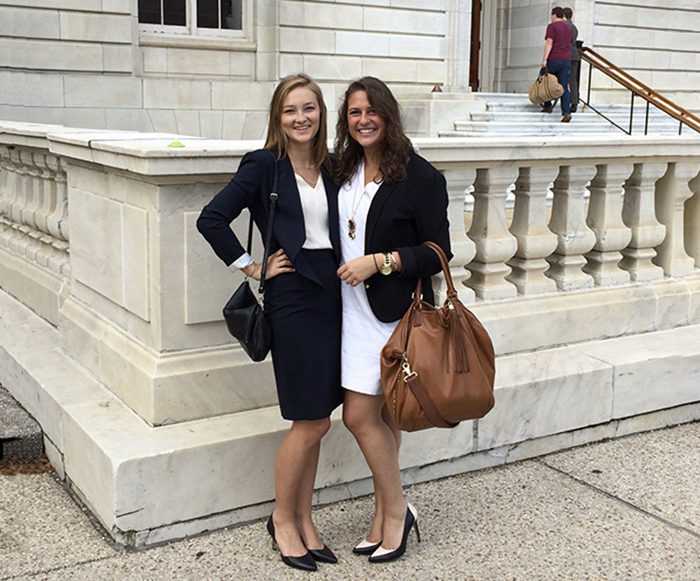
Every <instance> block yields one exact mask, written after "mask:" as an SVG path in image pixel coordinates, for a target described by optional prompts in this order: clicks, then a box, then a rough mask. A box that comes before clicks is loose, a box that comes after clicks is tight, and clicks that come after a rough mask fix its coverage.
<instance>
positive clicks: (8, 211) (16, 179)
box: [0, 147, 23, 248]
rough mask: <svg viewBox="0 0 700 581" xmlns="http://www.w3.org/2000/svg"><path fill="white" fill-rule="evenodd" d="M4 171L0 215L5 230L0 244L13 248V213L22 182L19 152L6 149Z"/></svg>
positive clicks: (15, 236) (14, 236)
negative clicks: (0, 214)
mask: <svg viewBox="0 0 700 581" xmlns="http://www.w3.org/2000/svg"><path fill="white" fill-rule="evenodd" d="M4 167H5V169H4V171H3V173H5V174H6V176H7V179H6V180H5V185H4V187H5V194H4V196H3V198H2V200H0V203H1V204H2V206H0V212H1V213H2V220H3V224H4V225H5V229H4V231H3V232H2V233H0V244H2V245H3V246H5V247H6V248H14V247H15V239H16V238H17V236H18V234H17V228H18V226H19V225H18V224H17V221H16V220H15V216H14V211H15V208H16V207H18V205H19V204H18V202H17V200H18V199H19V197H20V195H22V186H23V182H22V180H21V168H20V157H19V150H18V149H16V148H14V147H9V148H7V157H6V158H5V161H4Z"/></svg>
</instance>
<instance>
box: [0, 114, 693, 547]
mask: <svg viewBox="0 0 700 581" xmlns="http://www.w3.org/2000/svg"><path fill="white" fill-rule="evenodd" d="M176 138H177V140H178V141H179V142H180V144H181V145H182V147H171V144H173V141H174V140H175V139H176ZM259 146H260V142H240V141H220V140H207V139H200V138H188V137H183V136H174V135H162V134H145V133H143V134H141V133H124V132H102V131H90V130H78V129H69V128H63V127H58V126H43V125H29V124H20V123H6V122H0V289H1V292H0V383H2V384H3V386H5V387H7V388H8V389H10V391H11V393H13V395H14V396H15V397H16V398H17V399H18V400H19V401H20V402H21V403H22V405H24V406H25V408H26V409H28V410H29V411H30V413H32V415H34V417H36V418H37V420H38V421H39V422H40V423H41V425H42V428H43V430H44V434H45V445H46V451H47V454H48V455H49V458H50V459H51V462H52V464H53V465H54V466H55V467H56V469H57V472H58V473H59V475H60V476H61V477H65V478H66V481H67V483H69V486H70V487H71V489H72V490H73V491H74V492H75V493H76V494H77V495H78V496H79V497H80V498H81V499H82V500H83V502H84V503H85V504H86V506H87V507H88V508H89V509H90V510H91V512H92V513H93V514H94V515H95V516H96V518H97V519H98V520H99V521H100V522H101V523H102V525H103V526H104V528H105V529H106V530H107V531H109V533H110V535H111V536H112V537H113V538H114V539H115V540H117V541H118V542H119V543H122V544H125V545H130V546H145V545H150V544H153V543H158V542H162V541H167V540H172V539H176V538H181V537H183V536H186V535H189V534H195V533H201V532H203V531H206V530H212V529H216V528H219V527H225V526H229V525H232V524H235V523H239V522H245V521H250V520H252V519H257V518H262V517H263V516H264V515H266V514H269V511H270V510H271V507H270V502H271V500H272V499H273V498H274V482H273V478H272V475H273V474H274V458H275V452H276V450H277V449H278V447H279V444H280V442H281V440H282V438H284V435H285V433H286V432H287V430H288V424H287V423H286V422H284V421H283V420H281V419H280V417H279V412H278V410H277V408H276V395H275V390H274V384H273V379H272V372H271V365H270V362H269V361H268V362H265V363H260V364H254V363H252V362H250V361H249V360H248V358H247V357H246V356H245V354H244V353H243V351H242V350H241V349H240V348H239V347H238V346H237V345H236V344H234V342H232V341H231V338H230V337H229V335H228V333H227V332H226V328H225V325H224V323H223V321H222V317H221V307H222V305H223V304H224V302H225V301H226V299H228V297H229V295H230V293H231V292H232V291H233V289H234V288H235V287H236V286H237V285H238V284H239V282H240V280H242V276H241V274H240V273H231V272H230V271H229V270H228V269H227V268H226V267H225V266H224V265H223V264H222V263H221V262H220V261H219V260H218V259H217V258H216V257H215V256H214V254H213V253H212V251H211V249H210V248H209V246H208V245H207V243H206V242H205V241H204V240H203V239H202V237H201V236H200V235H199V233H198V232H197V230H196V227H195V222H196V218H197V216H198V214H199V212H200V210H201V208H202V207H203V205H204V204H205V203H207V201H208V200H210V199H211V197H212V196H213V195H214V194H215V193H216V192H217V191H218V190H219V189H220V188H221V187H222V186H223V185H224V184H225V183H226V182H227V181H228V180H229V179H230V177H231V176H232V175H233V174H234V172H235V171H236V168H237V166H238V164H239V163H240V160H241V159H242V157H243V155H244V154H245V153H246V152H247V151H249V150H250V149H252V148H255V147H259ZM414 146H415V147H416V149H417V150H418V152H419V153H420V154H421V155H423V156H424V157H425V158H427V159H428V160H429V161H430V162H431V163H433V164H434V165H435V166H436V167H437V168H438V169H439V170H440V171H441V172H443V174H444V175H445V177H446V180H447V188H448V196H449V208H448V212H449V218H450V228H451V240H452V251H453V255H454V256H453V259H452V261H451V263H450V272H451V275H452V277H453V279H454V281H455V284H456V286H457V289H458V292H459V295H460V297H461V299H462V300H463V301H464V302H465V303H467V304H468V305H469V307H470V308H471V309H472V310H473V311H474V313H475V314H476V315H477V316H478V317H479V319H480V320H481V321H482V323H483V324H484V326H485V327H486V329H487V330H488V331H489V333H490V335H491V338H492V339H493V342H494V347H495V349H496V353H497V356H498V359H497V365H496V370H497V373H496V406H495V407H494V409H493V410H492V411H491V412H490V413H489V414H488V415H487V416H486V417H484V418H482V419H478V420H473V421H465V422H462V423H461V424H460V425H459V426H458V427H457V428H455V429H454V430H426V431H423V432H417V433H411V434H407V435H406V437H405V438H404V444H403V445H402V451H401V466H402V469H403V477H404V483H405V484H410V483H412V482H419V481H425V480H429V479H433V478H440V477H444V476H448V475H450V474H455V473H459V472H463V471H467V470H474V469H479V468H483V467H487V466H497V465H499V464H503V463H505V462H509V461H515V460H518V459H523V458H528V457H533V456H537V455H539V454H543V453H546V452H549V451H553V450H558V449H562V448H566V447H570V446H573V445H580V444H583V443H586V442H589V441H594V440H596V439H600V438H606V437H614V436H616V435H621V434H624V433H631V432H634V431H640V430H645V429H652V428H657V427H662V426H665V425H672V424H673V423H677V422H682V421H692V420H695V419H698V418H700V391H699V390H698V387H697V386H698V378H700V347H698V345H700V341H699V340H698V334H700V270H699V269H700V139H698V138H692V137H688V136H682V137H675V136H673V137H668V136H664V137H651V136H649V137H644V136H632V137H628V136H617V135H614V136H610V135H605V136H597V135H596V136H594V135H590V136H583V135H582V136H577V137H575V138H574V137H571V138H569V137H551V138H550V137H548V138H537V137H527V138H518V139H509V138H502V137H499V138H480V139H473V138H465V139H446V138H445V139H416V140H414ZM467 191H469V192H471V194H472V196H473V204H470V205H466V204H465V199H466V192H467ZM465 208H467V209H468V211H465ZM246 222H247V221H246V220H245V219H243V220H237V221H236V222H235V223H234V225H233V228H234V230H236V231H237V232H238V233H239V234H240V235H241V236H245V230H246V225H247V224H246ZM69 223H70V230H69V229H68V224H69ZM260 246H261V245H260V241H259V240H256V242H255V248H256V249H258V250H259V249H260ZM435 283H436V285H437V289H438V293H439V294H440V293H444V290H445V289H444V280H443V279H442V277H440V276H438V277H436V279H435ZM13 297H14V298H13ZM26 307H29V308H26ZM369 476H370V474H369V472H368V469H367V466H366V463H365V462H364V460H363V459H362V457H361V454H360V452H359V450H358V449H357V446H356V445H355V444H354V443H353V442H352V441H351V436H350V435H349V434H348V432H347V431H346V430H345V429H344V428H343V426H342V420H341V418H340V410H337V412H336V413H335V414H334V416H333V417H332V427H331V431H330V433H329V435H328V436H327V437H326V438H325V439H324V444H323V448H322V454H321V459H320V464H319V471H318V476H317V480H316V488H317V494H316V496H315V499H316V501H317V502H321V503H323V502H332V501H334V500H337V499H340V498H347V497H348V496H357V495H361V494H367V493H369V492H371V479H370V478H369Z"/></svg>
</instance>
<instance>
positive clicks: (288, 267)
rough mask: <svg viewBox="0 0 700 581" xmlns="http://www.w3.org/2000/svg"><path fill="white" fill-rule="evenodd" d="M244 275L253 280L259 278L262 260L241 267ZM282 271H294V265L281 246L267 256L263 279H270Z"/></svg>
mask: <svg viewBox="0 0 700 581" xmlns="http://www.w3.org/2000/svg"><path fill="white" fill-rule="evenodd" d="M241 270H242V271H243V272H244V273H245V275H246V276H249V277H251V278H254V279H255V280H260V273H261V272H262V262H253V263H252V264H249V265H248V266H246V267H245V268H242V269H241ZM284 272H294V267H293V266H292V261H291V260H289V258H287V255H286V254H285V253H284V250H282V249H281V248H280V249H279V250H278V251H277V252H274V253H273V254H270V256H268V258H267V271H266V272H265V280H269V279H271V278H272V277H273V276H277V275H278V274H282V273H284Z"/></svg>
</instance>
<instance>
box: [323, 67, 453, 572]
mask: <svg viewBox="0 0 700 581" xmlns="http://www.w3.org/2000/svg"><path fill="white" fill-rule="evenodd" d="M335 154H336V156H337V167H336V171H335V177H336V183H337V184H338V185H339V188H340V189H339V192H338V206H339V219H340V238H341V245H342V256H343V262H344V264H343V265H342V266H341V267H340V268H339V269H338V276H339V277H340V278H341V279H342V281H343V282H344V283H345V284H344V285H343V287H342V297H343V334H342V356H341V369H342V371H341V380H342V385H343V387H344V388H345V403H344V406H343V421H344V422H345V425H346V426H347V427H348V429H349V430H350V431H351V432H352V434H353V435H354V436H355V438H356V440H357V442H358V444H359V446H360V449H361V450H362V453H363V454H364V456H365V459H366V460H367V464H368V465H369V468H370V470H371V472H372V478H373V480H374V492H375V514H374V519H373V521H372V525H371V527H370V530H369V534H368V535H367V537H366V538H365V539H364V540H363V541H362V542H360V544H358V545H357V546H356V547H355V548H354V549H353V551H354V552H355V553H358V554H367V555H370V557H369V560H370V562H373V563H377V562H386V561H392V560H394V559H397V558H399V557H400V556H401V555H403V554H404V552H405V550H406V542H407V538H408V534H409V532H410V530H411V528H412V527H414V526H416V521H417V512H416V510H415V508H413V507H412V506H411V505H410V504H408V503H407V502H406V500H405V499H404V496H403V489H402V486H401V473H400V471H399V446H400V444H401V435H400V433H399V431H398V430H397V429H396V427H395V426H394V424H393V422H392V420H391V417H390V415H389V413H388V410H387V408H386V405H385V404H384V398H383V396H382V389H381V383H380V365H379V361H380V352H381V349H382V347H383V346H384V344H385V343H386V342H387V340H388V338H389V336H390V335H391V333H392V331H393V330H394V328H395V327H396V325H397V324H398V321H399V319H401V317H402V316H403V314H404V313H405V312H406V310H407V309H408V307H409V305H410V303H411V300H412V294H413V291H414V289H415V287H416V282H417V279H418V278H420V279H422V285H423V296H424V299H425V300H427V301H430V302H433V300H434V299H433V289H432V286H431V281H430V276H431V275H433V274H435V273H437V272H439V271H440V261H439V259H438V257H437V255H436V254H435V252H433V251H432V250H431V249H430V248H428V247H426V246H423V245H422V244H423V242H426V241H428V240H432V241H433V242H436V243H437V244H439V245H440V246H441V247H442V248H443V250H444V251H445V253H446V254H447V256H448V257H451V253H450V240H449V224H448V220H447V204H448V197H447V189H446V184H445V179H444V178H443V176H442V174H440V173H439V172H438V171H437V170H436V169H435V168H434V167H433V166H431V165H430V164H429V163H428V162H427V161H426V160H425V159H423V158H422V157H420V156H419V155H417V154H416V153H415V152H414V151H413V148H412V147H411V143H410V141H409V139H408V138H407V137H406V135H405V134H404V132H403V128H402V124H401V114H400V110H399V106H398V103H397V102H396V99H395V98H394V96H393V95H392V94H391V91H390V90H389V88H388V87H387V86H386V85H385V84H384V83H383V82H382V81H380V80H379V79H375V78H373V77H364V78H362V79H360V80H358V81H355V82H353V83H351V84H350V86H349V87H348V89H347V91H346V93H345V98H344V101H343V103H342V106H341V107H340V110H339V119H338V124H337V127H336V140H335ZM416 533H418V528H417V526H416ZM419 540H420V537H419Z"/></svg>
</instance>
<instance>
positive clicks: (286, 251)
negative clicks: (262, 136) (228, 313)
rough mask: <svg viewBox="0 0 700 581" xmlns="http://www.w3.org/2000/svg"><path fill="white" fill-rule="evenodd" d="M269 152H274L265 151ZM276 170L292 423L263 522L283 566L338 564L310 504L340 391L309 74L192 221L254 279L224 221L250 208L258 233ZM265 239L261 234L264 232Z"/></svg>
mask: <svg viewBox="0 0 700 581" xmlns="http://www.w3.org/2000/svg"><path fill="white" fill-rule="evenodd" d="M270 152H272V154H274V155H271V153H270ZM275 166H276V168H277V172H278V188H277V193H278V194H279V199H278V202H277V208H276V214H275V217H274V223H273V229H272V234H273V235H272V248H271V249H270V251H271V255H270V258H269V260H268V264H267V275H266V279H268V280H267V283H266V291H265V316H266V317H267V319H268V321H269V323H270V327H271V331H272V337H273V340H272V364H273V368H274V372H275V382H276V385H277V394H278V398H279V404H280V410H281V413H282V416H283V417H284V418H285V419H287V420H291V421H292V427H291V429H290V431H289V433H288V434H287V436H286V437H285V439H284V441H283V442H282V445H281V447H280V449H279V452H278V454H277V460H276V463H275V501H276V504H275V510H274V512H273V514H272V515H271V516H270V519H269V520H268V523H267V530H268V532H269V533H270V535H271V536H272V539H273V546H274V544H275V543H276V544H277V545H278V546H279V549H280V553H281V554H282V560H283V561H284V563H285V564H287V565H289V566H291V567H295V568H299V569H306V570H315V569H316V562H317V561H320V562H328V563H335V562H336V561H337V559H336V557H335V555H334V554H333V553H332V551H331V550H330V549H328V547H326V546H325V545H324V543H323V541H322V540H321V538H320V537H319V535H318V533H317V531H316V528H315V526H314V523H313V521H312V518H311V503H312V495H313V488H314V480H315V478H316V469H317V465H318V457H319V450H320V443H321V438H322V437H323V436H324V435H325V434H326V432H327V431H328V429H329V427H330V419H329V416H330V414H331V412H332V411H333V410H334V409H335V408H336V407H337V406H339V405H340V404H341V403H342V401H343V390H342V388H341V387H340V317H341V307H340V282H339V280H338V278H337V276H336V269H337V268H338V264H339V256H340V240H339V232H338V213H337V188H336V186H335V185H334V184H333V181H332V179H331V176H330V169H331V165H330V160H329V157H328V150H327V145H326V106H325V103H324V101H323V95H322V94H321V90H320V88H319V87H318V85H317V84H316V83H315V82H314V81H313V80H312V79H311V78H309V77H308V76H306V75H303V74H301V75H295V76H290V77H286V78H284V79H283V80H282V81H281V82H280V84H279V85H278V87H277V89H276V90H275V93H274V95H273V97H272V102H271V103H270V119H269V125H268V131H267V140H266V142H265V147H264V149H262V150H257V151H253V152H250V153H248V154H246V155H245V156H244V158H243V159H242V161H241V163H240V166H239V167H238V171H237V173H236V175H235V177H234V178H233V180H231V182H230V183H229V184H228V185H227V186H226V187H225V188H224V189H223V190H222V191H221V192H219V193H218V194H217V195H216V197H215V198H214V199H213V200H212V201H211V202H210V203H209V204H208V205H207V206H206V207H205V208H204V210H203V211H202V214H201V216H200V217H199V219H198V221H197V227H198V228H199V231H200V232H201V233H202V234H203V235H204V237H205V238H206V239H207V240H208V241H209V243H210V244H211V246H212V247H213V249H214V252H216V254H217V255H218V256H219V258H221V259H222V260H223V261H224V262H225V263H226V264H227V265H229V266H230V267H232V268H237V269H240V270H242V271H243V272H244V273H245V274H246V275H247V276H250V277H252V278H254V279H256V280H259V279H260V272H261V269H262V264H259V263H255V262H253V260H252V258H251V257H250V256H249V255H248V254H247V253H246V252H245V250H244V249H243V247H242V246H241V244H240V242H239V240H238V239H237V238H236V236H235V235H234V233H233V232H232V231H231V228H230V227H229V224H230V223H231V221H232V220H234V219H235V218H236V217H237V216H238V215H239V214H240V213H241V211H242V210H243V209H244V208H248V210H249V211H250V213H251V214H252V216H253V219H254V221H255V223H256V225H257V226H258V228H259V229H260V231H261V232H262V233H264V232H265V231H266V229H267V219H268V209H269V194H270V190H271V187H272V181H273V177H274V169H275ZM263 238H264V236H263Z"/></svg>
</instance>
